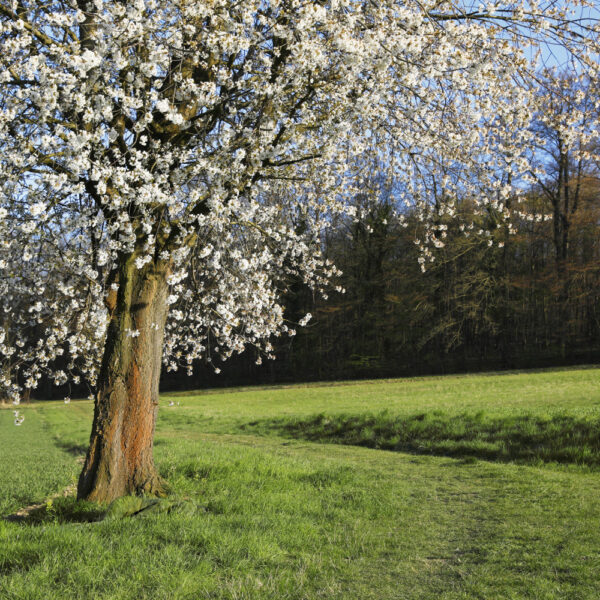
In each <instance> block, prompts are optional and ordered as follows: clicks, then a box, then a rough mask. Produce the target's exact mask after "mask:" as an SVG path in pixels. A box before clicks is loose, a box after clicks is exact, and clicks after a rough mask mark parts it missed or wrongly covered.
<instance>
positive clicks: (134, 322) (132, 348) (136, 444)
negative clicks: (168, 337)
mask: <svg viewBox="0 0 600 600" xmlns="http://www.w3.org/2000/svg"><path fill="white" fill-rule="evenodd" d="M134 261H135V255H131V256H128V257H127V258H125V259H124V260H123V262H122V264H121V265H120V267H119V270H118V273H117V277H116V279H117V281H118V283H119V289H118V292H116V293H115V292H112V298H111V297H110V296H109V298H107V306H108V308H109V310H110V313H111V314H110V323H109V327H108V332H107V338H106V345H105V349H104V356H103V359H102V366H101V369H100V373H99V378H98V388H97V389H98V391H97V395H96V401H95V408H94V423H93V426H92V433H91V437H90V446H89V448H88V452H87V456H86V460H85V464H84V467H83V471H82V473H81V475H80V477H79V485H78V489H77V496H78V498H82V499H87V500H92V501H96V502H111V501H112V500H114V499H115V498H119V497H121V496H124V495H128V494H149V495H158V494H161V493H162V491H163V488H162V485H161V480H160V477H159V476H158V473H157V471H156V469H155V466H154V458H153V440H154V428H155V423H156V416H157V412H158V384H159V380H160V370H161V357H162V348H163V338H164V328H165V321H166V317H167V312H168V305H167V295H168V285H167V275H168V266H167V265H165V264H164V263H160V262H159V263H158V264H155V263H150V264H147V265H145V266H144V267H143V268H142V269H138V268H137V267H136V265H135V262H134ZM109 294H110V293H109Z"/></svg>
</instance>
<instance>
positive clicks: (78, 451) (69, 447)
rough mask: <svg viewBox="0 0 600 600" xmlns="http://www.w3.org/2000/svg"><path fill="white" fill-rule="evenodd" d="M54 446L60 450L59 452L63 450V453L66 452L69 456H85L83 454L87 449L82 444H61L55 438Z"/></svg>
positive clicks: (61, 442)
mask: <svg viewBox="0 0 600 600" xmlns="http://www.w3.org/2000/svg"><path fill="white" fill-rule="evenodd" d="M54 444H55V445H56V446H57V447H58V448H60V449H61V450H64V451H65V452H67V453H68V454H71V455H73V456H82V455H83V456H85V453H86V452H87V449H88V447H87V446H84V445H83V444H73V443H70V442H63V441H62V440H61V439H58V438H55V439H54Z"/></svg>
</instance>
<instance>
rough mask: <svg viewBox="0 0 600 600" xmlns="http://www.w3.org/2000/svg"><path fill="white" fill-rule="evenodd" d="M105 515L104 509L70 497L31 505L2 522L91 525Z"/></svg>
mask: <svg viewBox="0 0 600 600" xmlns="http://www.w3.org/2000/svg"><path fill="white" fill-rule="evenodd" d="M105 513H106V508H102V507H100V506H99V505H97V504H94V503H92V502H85V501H82V500H77V499H76V498H75V497H74V496H71V497H67V498H60V497H59V498H51V499H49V500H47V501H46V502H43V503H41V504H31V505H30V506H26V507H24V508H22V509H20V510H18V511H17V512H15V513H13V514H11V515H7V516H5V517H4V520H6V521H11V522H13V523H22V524H24V525H44V524H49V523H52V524H57V525H63V524H65V523H92V522H94V521H99V520H101V519H102V517H103V516H104V514H105Z"/></svg>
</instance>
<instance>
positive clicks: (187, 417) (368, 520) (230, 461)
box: [0, 369, 600, 600]
mask: <svg viewBox="0 0 600 600" xmlns="http://www.w3.org/2000/svg"><path fill="white" fill-rule="evenodd" d="M599 384H600V370H598V369H586V370H568V371H554V372H539V373H523V374H506V375H491V376H490V375H489V376H463V377H437V378H419V379H407V380H395V381H382V382H359V383H349V384H337V385H322V386H316V385H312V386H290V387H287V388H265V389H246V390H241V391H238V390H228V391H223V392H204V393H194V394H192V393H186V394H171V395H168V396H164V397H163V399H162V401H161V405H162V406H161V412H160V416H159V424H158V428H157V436H156V450H155V453H156V459H157V463H158V465H159V468H160V470H161V473H162V474H163V476H165V477H166V478H167V479H168V481H169V483H170V485H171V490H172V492H171V496H172V498H171V499H172V500H173V502H172V506H173V509H172V510H170V511H169V512H164V513H159V514H155V513H152V512H150V511H148V512H146V511H144V512H141V513H139V515H138V516H133V517H129V518H124V519H119V518H112V519H105V520H98V519H99V518H100V517H101V516H102V514H103V513H102V509H101V508H100V507H97V506H94V505H90V504H78V503H76V502H75V500H74V499H73V498H72V496H67V497H64V498H63V497H57V498H54V499H53V500H52V501H51V502H47V503H45V501H46V500H47V499H48V498H50V497H51V496H53V495H54V494H57V493H60V492H61V491H62V490H63V489H65V488H66V487H67V486H69V485H70V484H72V483H73V482H74V481H75V479H76V477H77V475H78V472H79V469H80V464H79V463H78V462H77V461H78V459H80V457H81V454H82V453H83V451H84V449H85V444H86V441H87V438H88V436H89V427H90V423H91V404H90V403H89V402H87V401H81V402H72V403H71V404H70V405H64V404H62V403H55V402H47V403H35V404H32V405H31V406H26V407H24V408H23V410H22V412H23V413H24V414H25V416H26V420H25V422H24V424H23V426H22V427H20V428H17V427H14V426H13V424H12V413H11V412H10V411H9V410H0V514H2V515H7V514H10V513H13V512H14V511H16V510H17V509H19V508H21V507H23V506H26V505H29V504H34V503H45V504H44V506H43V507H41V508H40V510H38V511H37V512H36V513H34V514H33V515H32V516H31V517H30V518H28V519H26V520H25V521H23V522H9V521H0V599H2V600H4V599H11V600H12V599H21V598H22V599H27V600H35V599H37V598H39V599H42V598H43V599H44V600H45V599H64V598H69V599H71V598H86V599H87V598H89V599H96V598H98V599H104V598H115V599H117V598H118V599H121V598H123V599H125V598H131V599H140V598H148V599H161V598H165V599H167V598H168V599H171V598H174V599H178V598H189V599H197V598H211V599H212V598H215V599H217V598H219V599H221V598H223V599H225V598H227V599H251V598H257V599H258V598H260V599H262V598H265V599H266V598H269V599H270V598H272V599H286V598H290V599H298V600H300V599H313V598H314V599H317V598H339V599H350V600H354V599H373V600H375V599H378V600H379V599H417V598H418V599H423V600H429V599H437V598H440V599H443V600H459V599H461V600H462V599H465V600H466V599H482V600H488V599H496V598H498V599H505V598H506V599H521V598H523V599H525V598H527V599H544V600H545V599H559V598H561V599H565V600H578V599H590V600H592V599H593V600H597V599H598V598H599V597H600V588H599V584H598V575H597V574H598V572H599V570H600V527H599V525H600V473H599V471H600V444H599V433H598V431H599V430H600V428H599V427H598V425H599V424H600V385H599ZM170 400H174V401H176V402H179V403H180V404H179V405H178V406H177V405H176V406H172V407H170V406H168V403H169V401H170ZM332 442H333V443H332ZM390 450H391V451H390Z"/></svg>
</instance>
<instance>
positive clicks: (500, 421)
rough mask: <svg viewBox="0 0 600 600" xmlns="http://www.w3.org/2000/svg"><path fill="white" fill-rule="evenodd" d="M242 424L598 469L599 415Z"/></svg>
mask: <svg viewBox="0 0 600 600" xmlns="http://www.w3.org/2000/svg"><path fill="white" fill-rule="evenodd" d="M242 429H244V430H245V431H248V432H256V433H267V434H269V433H276V434H278V435H281V436H283V437H290V438H295V439H303V440H309V441H313V442H324V443H338V444H347V445H354V446H365V447H368V448H378V449H382V450H396V451H400V452H410V453H415V454H432V455H438V456H451V457H456V458H463V459H468V460H474V459H482V460H490V461H502V462H519V463H525V464H543V463H563V464H576V465H581V466H587V467H591V468H592V469H594V470H596V469H599V468H600V419H599V418H596V419H589V420H585V419H577V418H575V417H571V416H555V417H552V418H547V419H544V418H540V417H534V416H526V415H525V416H517V417H506V418H491V417H487V416H485V415H484V413H476V414H461V415H446V414H444V413H442V412H440V411H435V412H431V413H423V414H417V415H412V416H409V417H398V416H395V415H392V414H390V413H388V412H383V413H379V414H360V415H344V414H342V415H324V414H320V415H315V416H313V417H309V418H306V419H290V418H286V419H273V420H268V421H256V422H253V423H248V424H246V425H243V426H242Z"/></svg>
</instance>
